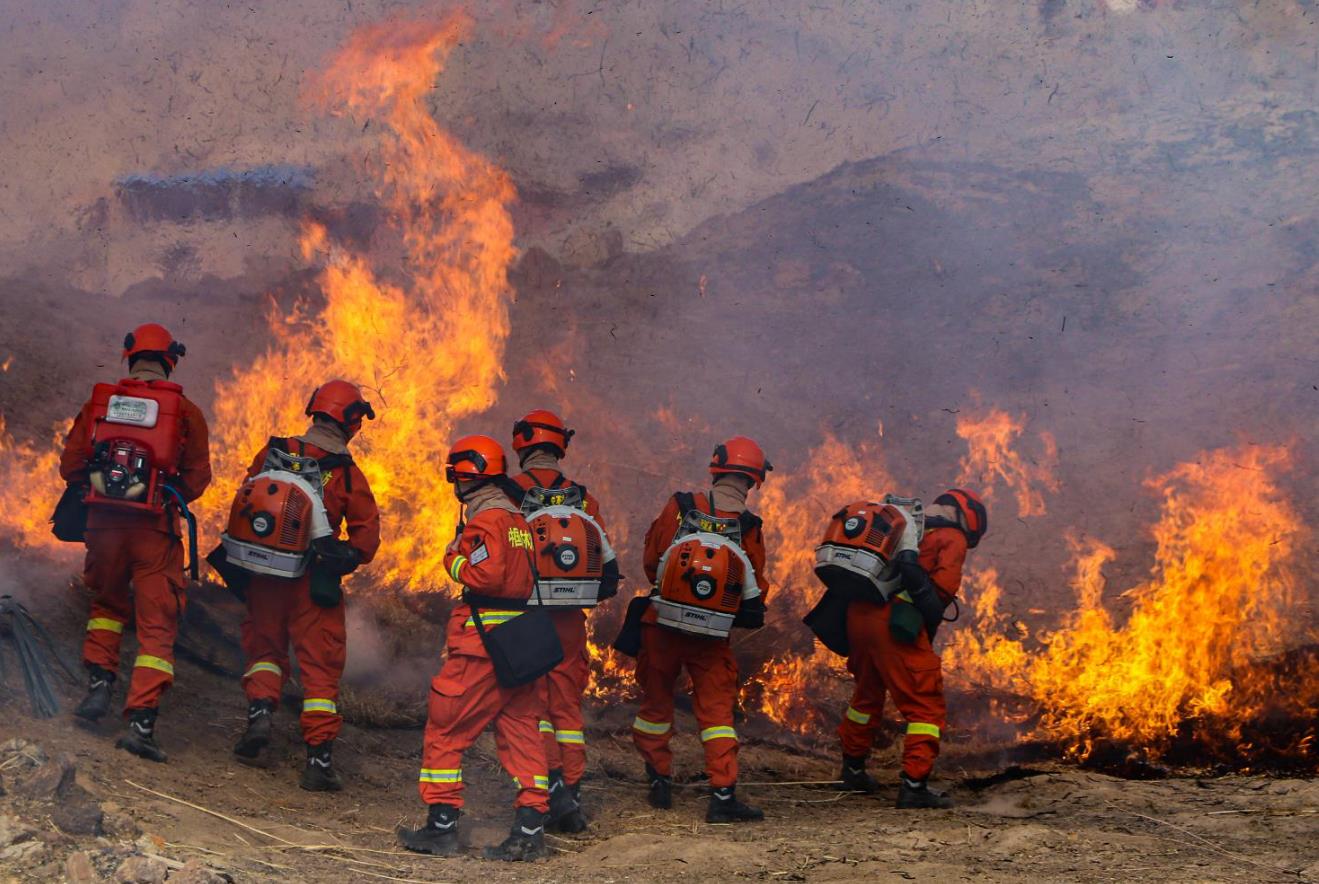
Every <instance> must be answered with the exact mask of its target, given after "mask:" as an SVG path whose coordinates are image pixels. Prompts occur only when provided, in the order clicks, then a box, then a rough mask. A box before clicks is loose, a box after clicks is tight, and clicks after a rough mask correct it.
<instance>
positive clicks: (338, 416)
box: [306, 380, 376, 435]
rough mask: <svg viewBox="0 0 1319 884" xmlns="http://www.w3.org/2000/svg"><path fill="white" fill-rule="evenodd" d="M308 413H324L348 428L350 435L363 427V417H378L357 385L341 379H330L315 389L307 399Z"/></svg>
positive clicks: (372, 418) (311, 414) (309, 415)
mask: <svg viewBox="0 0 1319 884" xmlns="http://www.w3.org/2000/svg"><path fill="white" fill-rule="evenodd" d="M306 414H307V417H312V416H313V415H317V414H319V415H324V416H325V417H328V418H329V419H330V420H332V421H334V422H336V423H337V424H339V425H340V426H341V427H343V428H344V429H345V430H347V431H348V433H349V435H352V434H354V433H356V432H357V431H358V430H360V429H362V418H364V417H365V418H366V419H367V420H372V421H373V420H375V419H376V412H375V409H373V408H372V407H371V403H370V402H367V401H366V400H365V399H363V398H362V391H361V390H359V389H358V387H357V385H356V384H350V383H349V382H348V381H340V380H334V381H328V382H326V383H324V384H321V385H320V386H319V387H317V388H316V389H315V390H313V391H312V393H311V398H310V399H308V400H307V411H306Z"/></svg>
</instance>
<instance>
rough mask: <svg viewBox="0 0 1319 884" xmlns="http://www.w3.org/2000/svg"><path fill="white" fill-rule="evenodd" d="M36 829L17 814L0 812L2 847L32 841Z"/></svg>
mask: <svg viewBox="0 0 1319 884" xmlns="http://www.w3.org/2000/svg"><path fill="white" fill-rule="evenodd" d="M35 834H36V830H35V829H33V828H32V827H31V826H29V825H28V824H27V823H25V822H23V821H22V820H20V819H19V818H18V817H15V816H8V815H7V814H0V848H3V847H8V846H9V845H11V844H19V843H21V842H23V841H30V840H31V839H32V836H33V835H35Z"/></svg>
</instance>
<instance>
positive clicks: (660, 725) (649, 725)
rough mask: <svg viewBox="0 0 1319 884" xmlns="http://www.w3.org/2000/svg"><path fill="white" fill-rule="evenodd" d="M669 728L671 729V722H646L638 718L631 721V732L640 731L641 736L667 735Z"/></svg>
mask: <svg viewBox="0 0 1319 884" xmlns="http://www.w3.org/2000/svg"><path fill="white" fill-rule="evenodd" d="M671 727H673V722H671V721H646V719H644V718H642V717H640V716H637V717H636V718H634V719H633V720H632V730H634V731H641V732H642V733H643V734H667V733H668V732H669V728H671Z"/></svg>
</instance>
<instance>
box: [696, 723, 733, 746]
mask: <svg viewBox="0 0 1319 884" xmlns="http://www.w3.org/2000/svg"><path fill="white" fill-rule="evenodd" d="M736 739H737V731H735V730H733V728H732V727H729V726H727V725H721V726H720V727H707V728H706V729H705V730H703V731H701V742H702V743H708V742H710V741H711V740H736Z"/></svg>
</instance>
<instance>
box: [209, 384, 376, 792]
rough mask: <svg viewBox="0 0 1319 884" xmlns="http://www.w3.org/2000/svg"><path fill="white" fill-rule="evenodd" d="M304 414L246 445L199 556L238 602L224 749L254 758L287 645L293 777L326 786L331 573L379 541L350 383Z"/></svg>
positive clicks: (334, 618) (333, 724) (367, 414)
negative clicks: (297, 735) (229, 739)
mask: <svg viewBox="0 0 1319 884" xmlns="http://www.w3.org/2000/svg"><path fill="white" fill-rule="evenodd" d="M306 414H307V416H308V417H310V418H311V426H309V427H308V428H307V431H306V432H305V433H303V434H302V435H301V436H290V437H288V438H283V437H279V436H272V437H271V438H270V440H269V441H268V442H267V443H266V445H265V447H264V448H262V449H261V451H259V452H257V455H256V457H255V458H254V459H253V460H252V465H251V466H250V467H248V469H247V479H246V481H244V482H243V484H242V485H241V486H239V488H238V492H237V493H236V494H235V495H234V500H233V504H232V506H231V507H230V510H229V521H228V524H227V526H226V528H225V531H224V533H223V534H222V535H221V543H220V546H219V547H217V548H216V549H215V550H214V551H212V553H211V555H210V556H208V557H207V561H208V562H209V563H210V564H211V566H212V567H214V568H215V569H216V570H217V571H218V572H219V573H220V575H221V576H222V577H223V578H224V580H225V582H226V583H227V584H228V585H229V588H230V589H232V590H233V591H234V592H235V593H236V594H237V595H238V596H239V597H240V598H244V599H245V600H246V602H247V617H246V618H245V619H244V620H243V624H242V641H243V655H244V657H245V658H246V659H247V669H246V671H244V673H243V692H244V693H245V694H246V695H247V730H246V732H245V733H244V734H243V735H242V737H241V738H240V739H239V741H238V743H237V744H236V745H235V746H234V757H235V758H236V759H237V760H238V761H240V762H242V763H244V764H257V765H264V764H265V762H266V758H265V751H264V750H265V749H266V747H267V746H268V745H269V744H270V737H271V730H272V727H273V717H274V714H275V709H276V708H277V707H278V705H279V699H280V694H281V693H282V692H283V688H284V684H285V683H286V682H287V681H288V679H289V675H290V672H289V644H290V643H292V645H293V652H294V654H295V655H296V657H297V661H298V668H299V669H300V670H301V675H302V688H303V700H302V718H301V724H302V738H303V741H304V742H305V743H306V746H307V762H306V765H305V766H304V768H303V771H302V782H301V785H302V788H304V789H307V790H309V791H313V792H324V791H332V792H337V791H339V790H340V789H342V788H343V781H342V780H341V778H340V776H339V774H338V772H337V771H336V770H335V769H334V764H333V748H334V740H335V738H336V737H337V736H338V735H339V729H340V727H341V726H342V723H343V719H342V718H341V717H340V715H339V710H338V705H337V704H338V700H339V680H340V678H342V676H343V670H344V663H345V661H346V656H347V649H346V639H347V634H346V631H345V626H344V600H343V589H342V586H341V581H342V579H343V578H344V577H345V576H347V575H348V574H350V573H352V572H353V571H354V570H355V569H356V568H357V567H358V566H359V565H363V564H365V563H367V562H369V561H371V559H372V558H373V557H374V556H375V554H376V550H377V549H379V547H380V511H379V510H378V509H377V508H376V501H375V497H374V496H372V494H371V487H370V486H369V485H368V484H367V481H366V476H364V475H363V474H362V471H361V470H360V469H359V468H358V466H357V464H355V463H354V462H353V457H352V455H351V454H349V453H348V443H349V442H350V441H351V440H352V439H353V437H354V436H356V435H357V433H358V431H359V430H361V428H362V420H363V419H364V418H365V419H366V420H374V419H375V412H374V411H373V410H372V408H371V404H370V403H369V402H367V401H366V400H365V399H363V398H362V393H361V391H360V390H359V389H358V388H357V386H356V385H354V384H351V383H349V382H348V381H343V380H333V381H329V382H327V383H325V384H322V385H321V386H320V387H317V388H316V390H315V391H313V393H312V394H311V399H310V400H308V402H307V408H306ZM345 529H346V535H347V536H346V537H344V534H345Z"/></svg>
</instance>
